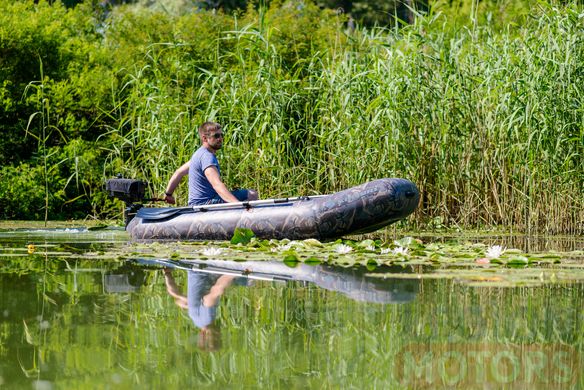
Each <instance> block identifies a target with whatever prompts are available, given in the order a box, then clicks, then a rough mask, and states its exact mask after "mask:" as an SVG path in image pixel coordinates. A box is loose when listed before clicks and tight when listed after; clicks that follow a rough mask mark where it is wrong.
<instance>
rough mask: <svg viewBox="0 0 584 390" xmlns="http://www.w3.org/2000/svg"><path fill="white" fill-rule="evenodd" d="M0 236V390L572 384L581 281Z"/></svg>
mask: <svg viewBox="0 0 584 390" xmlns="http://www.w3.org/2000/svg"><path fill="white" fill-rule="evenodd" d="M0 243H1V244H2V245H3V248H4V251H2V252H1V253H0V302H1V303H0V305H1V307H0V316H1V317H0V318H1V322H0V384H1V385H3V386H4V387H6V388H31V387H33V388H34V387H36V388H85V387H89V388H95V387H97V388H144V387H148V388H160V387H171V388H178V387H187V388H192V387H195V386H204V387H210V388H215V387H217V388H225V387H228V388H258V387H261V388H335V389H336V388H359V389H362V388H388V389H394V388H464V389H467V388H497V389H500V388H525V389H528V388H529V389H534V388H535V389H538V388H539V389H549V388H582V387H583V386H584V379H583V377H582V367H583V363H584V362H583V359H582V356H583V355H582V354H583V353H584V312H583V310H582V308H583V307H584V285H582V284H580V283H566V284H553V285H546V286H538V287H512V288H493V287H472V286H469V285H465V284H461V283H457V281H456V280H443V279H438V280H426V279H423V280H417V279H403V278H387V279H383V278H373V277H371V276H369V271H368V270H367V269H366V268H363V267H361V268H337V267H331V266H323V265H318V266H310V265H306V264H299V265H298V266H297V267H294V268H291V267H288V266H286V265H284V264H281V263H267V262H256V263H252V262H247V263H245V262H216V263H214V262H210V261H205V262H204V264H203V262H200V263H196V262H189V263H187V262H181V261H178V260H173V261H169V260H157V259H143V258H135V259H133V260H132V261H122V260H116V259H105V260H104V259H101V260H94V261H89V260H86V259H77V260H76V259H74V258H71V257H68V258H61V257H59V256H58V255H53V256H48V255H46V254H45V255H42V254H34V255H30V256H17V255H18V252H15V251H14V250H12V249H14V248H13V245H12V244H10V243H8V242H1V241H0ZM53 244H55V245H67V246H70V247H73V248H78V249H79V250H80V251H82V252H83V251H87V250H96V247H95V246H94V247H89V249H88V247H87V245H96V244H95V243H91V242H83V240H77V242H69V243H67V242H64V241H59V242H56V243H53ZM102 244H103V245H105V247H107V245H119V243H115V242H114V243H112V242H110V243H106V242H104V243H102ZM17 246H18V245H17ZM19 246H21V245H20V244H19ZM50 248H55V247H50ZM101 248H102V249H103V248H104V247H101ZM0 249H1V248H0ZM69 251H72V249H71V248H69ZM193 267H194V268H195V269H194V270H193ZM383 271H388V272H391V273H392V274H400V273H401V274H403V273H412V272H413V271H415V270H414V269H413V268H412V267H409V266H404V267H401V266H400V267H387V268H377V269H376V270H375V272H376V273H379V272H383Z"/></svg>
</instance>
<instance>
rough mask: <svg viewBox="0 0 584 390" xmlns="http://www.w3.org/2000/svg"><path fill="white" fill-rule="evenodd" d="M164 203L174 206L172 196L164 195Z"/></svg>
mask: <svg viewBox="0 0 584 390" xmlns="http://www.w3.org/2000/svg"><path fill="white" fill-rule="evenodd" d="M164 201H165V202H166V203H169V204H175V203H176V200H175V199H174V196H172V195H168V194H164Z"/></svg>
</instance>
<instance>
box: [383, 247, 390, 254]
mask: <svg viewBox="0 0 584 390" xmlns="http://www.w3.org/2000/svg"><path fill="white" fill-rule="evenodd" d="M388 253H391V249H390V248H383V249H382V250H381V254H382V255H387V254H388Z"/></svg>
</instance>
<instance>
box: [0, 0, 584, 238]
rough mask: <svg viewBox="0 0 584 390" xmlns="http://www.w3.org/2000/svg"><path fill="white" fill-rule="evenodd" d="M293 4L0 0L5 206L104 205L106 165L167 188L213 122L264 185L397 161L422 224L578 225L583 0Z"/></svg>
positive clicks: (332, 179) (393, 166) (357, 172)
mask: <svg viewBox="0 0 584 390" xmlns="http://www.w3.org/2000/svg"><path fill="white" fill-rule="evenodd" d="M298 4H299V3H298V2H294V1H291V2H290V1H289V2H283V3H279V2H277V3H276V2H272V4H271V5H270V7H269V8H267V9H266V8H263V7H257V8H253V7H250V8H249V9H248V10H247V11H246V12H239V13H236V14H233V15H226V14H224V13H222V12H211V11H209V12H206V11H201V12H197V13H188V14H174V13H168V12H166V13H165V12H162V11H154V10H152V9H148V8H144V7H140V6H136V5H132V6H129V5H127V6H119V7H114V8H113V9H112V11H111V12H110V13H108V14H106V13H104V9H103V8H100V7H98V6H97V5H94V4H92V3H91V2H86V3H82V4H79V5H77V6H76V7H74V8H66V7H65V6H63V5H61V4H60V3H55V4H49V3H48V2H46V1H40V2H39V3H38V4H36V5H35V4H34V3H33V2H32V1H17V2H13V1H8V0H1V1H0V132H1V133H2V137H0V162H1V166H2V167H1V168H0V218H25V219H38V218H43V217H44V216H45V212H48V215H46V216H47V217H49V218H72V217H73V218H75V217H76V218H78V217H83V216H85V215H86V214H87V213H90V214H92V215H95V216H104V215H106V214H108V213H111V212H112V210H114V209H116V210H117V209H118V208H117V207H114V204H113V202H111V201H110V200H108V199H106V198H105V196H104V194H103V192H102V185H103V181H104V179H105V178H107V177H110V176H111V175H114V174H116V173H122V174H124V175H125V176H127V177H138V178H144V179H147V180H149V181H150V183H151V184H152V186H153V188H154V189H155V191H156V192H161V191H162V190H163V188H164V185H165V184H166V181H167V180H168V178H169V177H170V175H171V173H172V172H173V171H174V169H175V168H176V167H177V166H178V165H179V164H181V163H183V162H184V161H186V160H187V159H188V158H189V157H190V154H191V153H192V152H193V150H194V149H195V148H196V146H197V144H198V141H197V140H196V138H195V137H194V131H193V130H194V129H195V128H196V127H197V126H198V125H199V124H200V123H201V122H203V121H204V120H216V121H218V122H220V123H222V124H224V125H225V129H226V133H227V139H226V146H225V148H224V151H223V152H221V154H220V156H219V159H220V161H221V163H222V168H223V169H222V172H223V174H224V179H225V181H226V182H227V183H228V184H229V185H231V186H242V187H244V186H246V187H256V188H258V189H259V190H260V192H261V194H262V195H263V196H264V197H268V196H279V195H282V194H290V195H296V194H306V193H326V192H331V191H335V190H339V189H342V188H345V187H347V186H351V185H355V184H358V183H361V182H364V181H366V180H370V179H374V178H379V177H387V176H401V177H406V178H409V179H411V180H413V181H414V182H416V183H417V184H418V186H419V188H420V190H421V192H422V195H423V199H422V203H421V206H420V209H419V212H418V213H417V215H416V217H415V218H414V219H413V220H412V221H413V222H414V223H416V224H418V226H425V224H426V223H428V222H430V223H431V224H433V225H440V226H442V225H445V226H453V225H460V226H475V227H476V226H496V225H501V226H503V227H505V228H513V229H515V230H523V231H532V232H534V231H545V232H580V233H581V232H582V231H583V229H584V226H583V221H584V211H583V210H584V197H583V196H582V192H583V186H584V159H583V154H584V112H583V111H584V108H583V107H584V105H583V104H582V103H583V102H582V99H583V93H582V92H583V91H582V88H583V87H582V86H583V85H584V70H583V66H584V65H582V64H584V49H583V48H584V42H583V40H584V33H583V31H584V29H583V27H584V26H583V25H584V18H582V16H581V15H582V13H583V12H584V8H582V6H581V5H578V4H576V3H575V2H562V4H559V3H558V4H556V3H555V2H554V3H546V2H538V5H537V6H536V7H531V8H530V9H528V8H527V7H526V6H525V4H527V3H526V2H522V1H491V2H489V1H481V2H480V4H479V2H475V1H472V0H468V1H459V2H436V3H435V4H431V5H432V6H433V7H432V8H431V9H430V11H429V14H428V16H426V17H419V18H417V19H416V21H415V23H414V24H412V25H407V26H403V27H402V28H400V29H383V28H375V29H369V28H363V27H359V26H357V28H356V29H355V30H352V29H350V28H348V27H347V24H346V22H347V18H348V16H347V15H346V14H342V13H338V12H335V11H327V10H324V9H321V8H318V7H317V6H314V5H311V4H310V3H309V2H306V1H305V2H303V3H302V7H299V6H298ZM527 12H529V13H527ZM178 195H179V199H180V200H182V201H183V202H184V200H185V198H186V185H183V186H182V188H181V189H180V190H179V193H178Z"/></svg>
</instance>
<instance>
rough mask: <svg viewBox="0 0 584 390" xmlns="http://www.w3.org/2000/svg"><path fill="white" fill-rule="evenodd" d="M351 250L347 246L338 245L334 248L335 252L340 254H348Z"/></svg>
mask: <svg viewBox="0 0 584 390" xmlns="http://www.w3.org/2000/svg"><path fill="white" fill-rule="evenodd" d="M352 250H353V248H351V247H350V246H349V245H345V244H339V245H337V246H336V247H335V251H336V252H337V253H340V254H345V253H349V252H351V251H352Z"/></svg>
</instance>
